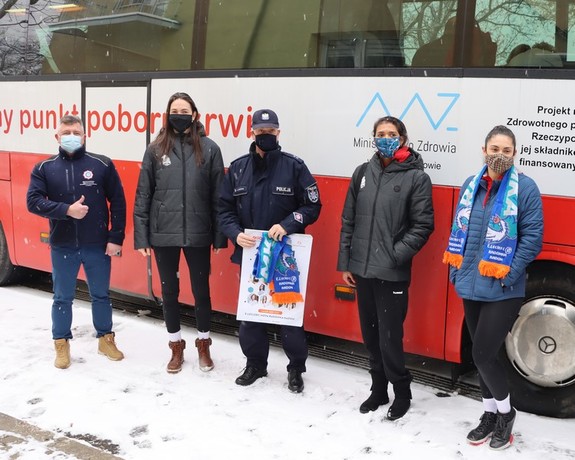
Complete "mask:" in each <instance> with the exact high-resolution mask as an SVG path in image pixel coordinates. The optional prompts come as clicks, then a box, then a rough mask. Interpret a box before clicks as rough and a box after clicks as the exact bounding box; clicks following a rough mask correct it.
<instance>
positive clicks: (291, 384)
mask: <svg viewBox="0 0 575 460" xmlns="http://www.w3.org/2000/svg"><path fill="white" fill-rule="evenodd" d="M288 389H289V391H291V392H292V393H301V392H302V391H303V379H302V377H301V371H297V370H295V369H291V370H290V371H289V372H288Z"/></svg>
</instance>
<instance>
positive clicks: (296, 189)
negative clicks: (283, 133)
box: [218, 109, 321, 393]
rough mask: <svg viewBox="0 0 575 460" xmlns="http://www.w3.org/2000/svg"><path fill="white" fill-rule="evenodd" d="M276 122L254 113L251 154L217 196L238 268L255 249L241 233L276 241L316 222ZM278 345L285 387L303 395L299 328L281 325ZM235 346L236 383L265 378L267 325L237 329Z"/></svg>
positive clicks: (270, 115)
mask: <svg viewBox="0 0 575 460" xmlns="http://www.w3.org/2000/svg"><path fill="white" fill-rule="evenodd" d="M279 133H280V130H279V122H278V117H277V115H276V114H275V112H273V111H272V110H268V109H264V110H258V111H256V112H254V115H253V117H252V136H253V138H254V141H255V142H253V143H252V145H251V147H250V153H248V154H247V155H244V156H242V157H240V158H238V159H237V160H235V161H233V162H232V164H231V165H230V167H229V169H228V173H227V174H226V177H225V178H224V181H223V184H222V189H221V193H220V202H219V210H218V221H219V225H220V230H221V231H222V232H223V233H224V234H225V235H226V236H227V237H228V238H229V239H230V240H231V241H232V242H233V243H234V244H235V251H234V254H233V255H232V262H235V263H238V264H239V263H240V262H241V258H242V249H243V248H250V247H253V246H255V244H256V239H255V237H254V236H253V235H248V234H246V233H244V230H245V229H246V228H252V229H257V230H267V232H268V235H269V236H270V237H271V238H273V239H275V240H281V239H282V238H283V237H284V236H286V235H289V234H291V233H304V230H305V228H306V227H307V226H308V225H310V224H312V223H314V222H315V221H316V220H317V218H318V217H319V212H320V210H321V201H320V197H319V190H318V187H317V183H316V180H315V179H314V178H313V176H312V175H311V173H310V172H309V170H308V168H307V166H306V165H305V163H304V162H303V160H301V159H300V158H298V157H296V156H294V155H291V154H290V153H286V152H282V150H281V147H280V145H279V144H278V136H279ZM281 329H282V330H281V336H282V346H283V349H284V351H285V353H286V355H287V357H288V359H289V364H288V366H287V370H288V388H289V390H290V391H292V392H295V393H300V392H301V391H302V390H303V385H304V384H303V379H302V376H301V374H302V372H305V370H306V368H305V362H306V359H307V356H308V348H307V342H306V337H305V332H304V329H303V327H295V326H282V327H281ZM240 345H241V347H242V351H243V353H244V355H245V356H246V358H247V363H246V368H245V370H244V372H243V374H242V375H240V376H239V377H238V378H237V379H236V383H237V384H238V385H244V386H245V385H251V384H252V383H254V382H255V381H256V380H257V379H258V378H260V377H265V376H266V375H267V364H268V361H267V359H268V354H269V341H268V336H267V330H266V325H265V324H262V323H255V322H250V321H242V323H241V324H240Z"/></svg>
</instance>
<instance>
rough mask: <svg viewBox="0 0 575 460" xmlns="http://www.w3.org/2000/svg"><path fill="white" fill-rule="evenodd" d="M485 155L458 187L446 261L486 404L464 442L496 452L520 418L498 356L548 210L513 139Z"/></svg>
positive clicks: (501, 129) (494, 141) (497, 142)
mask: <svg viewBox="0 0 575 460" xmlns="http://www.w3.org/2000/svg"><path fill="white" fill-rule="evenodd" d="M482 149H483V154H484V157H485V163H486V164H485V165H484V166H483V168H482V169H481V171H480V172H479V174H477V175H476V176H473V177H470V178H468V179H467V180H466V181H465V183H464V184H463V186H462V187H461V192H460V195H459V204H458V206H457V209H456V211H455V218H454V222H453V226H452V229H451V236H450V238H449V245H448V248H447V251H446V252H445V255H444V262H446V263H448V264H449V265H450V275H449V278H450V281H451V282H452V283H453V284H454V285H455V290H456V291H457V294H458V295H459V296H460V297H461V298H462V300H463V307H464V310H465V321H466V323H467V327H468V329H469V333H470V335H471V340H472V342H473V350H472V354H473V361H474V363H475V366H476V367H477V370H478V371H479V384H480V387H481V394H482V398H483V407H484V413H483V415H482V416H481V421H480V423H479V425H478V426H477V427H476V428H474V429H473V430H471V431H470V432H469V434H468V435H467V440H468V442H469V443H470V444H474V445H477V444H482V443H483V442H485V441H487V440H488V439H489V438H491V441H490V447H491V448H492V449H495V450H499V449H504V448H506V447H508V446H509V445H510V444H511V442H512V441H513V436H512V429H513V423H514V421H515V414H516V412H515V409H514V408H513V407H512V406H511V402H510V397H509V386H508V383H507V381H506V377H505V370H504V369H503V367H502V366H501V364H500V363H499V361H498V359H497V355H498V351H499V349H500V348H501V346H502V345H503V342H504V340H505V337H506V336H507V333H508V332H509V329H510V328H511V326H512V325H513V323H514V322H515V320H516V318H517V315H518V313H519V310H520V309H521V305H522V303H523V299H524V297H525V282H526V268H527V266H528V265H529V263H530V262H531V261H533V260H534V259H535V258H536V257H537V255H538V254H539V252H540V250H541V245H542V240H543V211H542V204H541V195H540V193H539V189H538V188H537V185H536V184H535V182H534V181H533V179H531V178H529V177H527V176H526V175H525V174H522V173H519V172H518V171H517V169H516V168H515V166H514V165H513V159H514V157H515V155H516V153H517V150H516V140H515V135H514V134H513V132H512V131H511V130H510V129H508V128H506V127H505V126H496V127H495V128H493V129H492V130H491V131H490V132H489V134H488V135H487V137H486V139H485V145H484V146H483V148H482Z"/></svg>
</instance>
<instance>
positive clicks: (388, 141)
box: [375, 137, 400, 158]
mask: <svg viewBox="0 0 575 460" xmlns="http://www.w3.org/2000/svg"><path fill="white" fill-rule="evenodd" d="M399 143H400V138H399V137H376V138H375V146H376V147H377V151H378V152H379V154H380V155H381V156H382V157H383V158H393V154H394V153H395V152H397V150H398V149H399Z"/></svg>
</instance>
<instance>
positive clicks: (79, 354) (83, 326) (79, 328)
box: [0, 287, 575, 460]
mask: <svg viewBox="0 0 575 460" xmlns="http://www.w3.org/2000/svg"><path fill="white" fill-rule="evenodd" d="M75 305H76V307H75V309H74V328H73V334H74V340H73V341H72V342H71V353H72V366H71V367H70V368H69V369H66V370H60V369H56V368H55V367H54V366H53V361H54V350H53V343H52V340H51V335H50V306H51V295H50V294H48V293H45V292H40V291H34V290H31V289H29V288H24V287H5V288H0V311H1V317H0V318H1V321H0V334H1V337H2V347H1V348H0V363H2V364H1V367H0V413H3V414H7V415H8V416H9V417H5V419H7V420H12V419H11V418H10V417H14V418H16V419H18V420H21V421H22V422H25V424H24V425H25V426H28V424H30V425H29V426H30V429H31V430H32V431H34V430H45V432H46V433H45V434H44V436H46V437H47V438H49V439H47V440H43V439H46V438H42V437H40V438H39V439H38V438H35V437H34V436H31V435H25V434H24V435H22V434H20V433H17V432H16V431H17V430H13V431H10V430H6V428H5V426H7V425H6V424H5V423H3V422H2V420H4V422H5V419H3V418H2V417H0V458H2V459H4V458H6V459H18V460H27V459H33V460H39V459H51V460H55V459H58V460H72V459H80V460H85V459H93V460H100V459H102V460H104V459H105V458H113V455H116V456H118V457H121V458H123V459H127V460H128V459H129V460H131V459H134V460H146V459H164V458H174V459H175V458H186V459H196V458H197V459H224V458H233V459H234V460H243V459H246V460H247V459H249V460H260V459H261V460H268V459H281V460H284V459H285V460H288V459H289V460H292V459H295V460H299V459H313V460H316V459H319V460H322V459H330V460H333V459H342V460H343V459H347V460H355V459H369V458H380V457H382V456H383V457H385V458H393V459H403V458H406V459H407V458H409V459H411V458H418V457H421V458H425V459H426V460H428V459H429V460H439V459H441V460H446V459H470V460H474V459H477V460H479V459H481V460H483V459H485V458H493V459H521V460H531V459H533V460H535V459H537V460H539V459H541V458H546V459H549V460H564V459H565V460H567V459H573V458H575V442H574V441H573V435H574V434H575V419H569V420H561V419H552V418H546V417H540V416H535V415H531V414H526V413H519V414H518V417H517V422H516V425H515V443H514V444H513V446H512V447H511V448H509V449H507V450H505V451H502V452H494V451H490V450H489V448H488V447H487V446H486V445H483V446H479V447H473V446H470V445H468V444H467V443H466V441H465V436H466V434H467V432H468V431H469V430H470V429H471V428H472V427H474V426H475V425H476V424H477V423H478V418H479V416H480V415H481V413H482V407H481V404H480V403H479V402H477V401H474V400H472V399H469V398H466V397H464V396H459V395H457V394H452V395H451V397H438V396H436V393H437V390H434V389H433V388H430V387H427V386H423V385H420V384H414V385H413V395H414V399H413V405H412V409H411V410H410V411H409V412H408V414H407V415H406V416H405V417H404V418H402V419H400V420H398V421H395V422H390V421H388V420H386V418H385V413H386V411H387V406H386V407H383V408H380V409H379V410H378V411H376V412H372V413H369V414H365V415H364V414H360V413H359V411H358V407H359V405H360V404H361V402H362V401H363V399H365V397H366V396H367V395H368V394H369V385H370V382H369V375H368V373H367V371H365V370H362V369H358V368H354V367H349V366H345V365H341V364H336V363H333V362H329V361H325V360H322V359H318V358H310V359H309V360H308V366H307V367H308V372H307V373H306V374H304V380H305V390H304V392H303V393H302V394H292V393H290V392H289V391H288V390H287V382H286V371H285V366H286V364H287V359H286V357H285V356H284V355H283V352H282V350H281V349H278V348H274V347H272V349H271V352H270V360H269V362H270V363H269V367H268V372H269V375H268V377H267V378H263V379H260V380H258V381H257V382H256V383H255V384H254V385H252V386H250V387H239V386H237V385H235V383H234V380H235V378H236V377H237V376H238V375H239V373H240V372H241V370H242V368H243V366H244V357H243V355H242V353H241V350H240V347H239V344H238V341H237V338H235V337H229V336H223V335H217V334H213V335H212V338H213V346H212V357H213V358H214V361H215V365H216V367H215V369H214V370H213V371H211V372H208V373H203V372H201V371H200V370H199V369H198V367H197V353H196V350H195V348H194V346H193V341H194V339H195V331H194V330H192V329H190V328H184V329H183V335H184V338H185V339H186V340H187V342H188V348H187V349H186V354H185V356H186V362H185V364H184V369H183V370H182V372H181V373H179V374H176V375H170V374H168V373H166V372H165V365H166V363H167V360H168V359H169V356H170V350H169V349H168V346H167V337H166V332H165V328H164V325H163V324H162V322H161V321H159V320H154V319H151V318H141V317H136V316H134V315H132V314H128V313H123V312H118V311H115V312H114V322H115V328H114V329H115V331H116V334H117V337H116V339H117V344H118V347H119V348H120V349H121V350H122V351H123V352H124V353H125V355H126V359H125V360H124V361H120V362H112V361H109V360H107V359H106V358H105V357H103V356H100V355H98V354H97V340H96V338H95V335H94V331H93V328H92V325H91V314H90V308H89V305H88V304H87V303H86V302H82V301H77V302H76V304H75ZM40 432H41V433H42V431H40ZM14 437H16V438H18V437H19V438H21V439H24V440H25V441H19V440H15V439H14ZM62 437H65V438H66V437H67V438H72V439H73V441H72V443H74V442H76V441H77V442H79V443H80V444H83V445H84V446H88V447H89V446H90V445H94V446H96V447H98V448H101V449H103V450H102V453H101V454H100V455H103V456H102V457H96V456H91V455H92V454H90V453H78V452H76V453H70V452H67V451H65V450H61V449H58V448H57V446H54V442H55V440H60V442H66V439H65V438H64V439H60V438H62ZM74 440H76V441H74ZM50 443H52V444H50ZM92 453H93V451H92ZM112 454H113V455H112ZM106 455H108V456H107V457H106Z"/></svg>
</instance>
